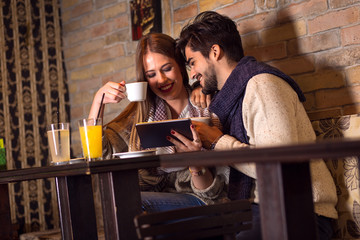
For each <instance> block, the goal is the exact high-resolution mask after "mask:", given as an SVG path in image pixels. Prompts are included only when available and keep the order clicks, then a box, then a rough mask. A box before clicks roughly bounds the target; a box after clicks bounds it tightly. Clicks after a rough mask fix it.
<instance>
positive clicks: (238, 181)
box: [209, 56, 306, 200]
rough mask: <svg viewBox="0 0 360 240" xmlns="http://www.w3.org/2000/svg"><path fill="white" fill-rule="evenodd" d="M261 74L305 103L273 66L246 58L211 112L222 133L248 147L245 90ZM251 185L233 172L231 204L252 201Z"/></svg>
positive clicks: (239, 64)
mask: <svg viewBox="0 0 360 240" xmlns="http://www.w3.org/2000/svg"><path fill="white" fill-rule="evenodd" d="M262 73H269V74H273V75H275V76H277V77H279V78H282V79H283V80H285V81H286V82H287V83H288V84H289V85H290V86H291V87H292V88H293V89H294V91H295V92H296V93H297V94H298V97H299V99H300V101H302V102H304V101H305V100H306V99H305V96H304V95H303V93H302V91H301V89H300V88H299V86H298V85H297V84H296V82H295V81H294V80H293V79H292V78H290V77H289V76H287V75H286V74H284V73H283V72H281V71H280V70H278V69H276V68H273V67H271V66H270V65H267V64H265V63H262V62H257V61H256V59H255V58H253V57H250V56H246V57H243V58H242V59H241V60H240V61H239V62H238V64H237V66H236V67H235V69H234V70H233V71H232V72H231V74H230V76H229V77H228V79H227V80H226V82H225V84H224V86H223V88H222V89H221V91H219V92H217V93H216V95H215V96H214V98H213V99H212V101H211V104H210V107H209V109H210V111H212V112H213V113H215V114H216V115H217V116H218V117H219V119H220V122H221V123H222V125H223V133H225V134H229V135H231V136H233V137H235V138H236V139H238V140H239V141H241V142H243V143H247V144H249V139H248V136H247V133H246V129H245V127H244V122H243V118H242V104H243V100H244V95H245V89H246V86H247V83H248V82H249V80H250V79H251V78H252V77H254V76H255V75H258V74H262ZM252 182H253V181H252V178H250V177H248V176H246V175H245V174H243V173H241V172H239V171H237V170H235V169H233V168H231V169H230V179H229V198H230V199H232V200H234V199H248V198H250V197H251V189H252Z"/></svg>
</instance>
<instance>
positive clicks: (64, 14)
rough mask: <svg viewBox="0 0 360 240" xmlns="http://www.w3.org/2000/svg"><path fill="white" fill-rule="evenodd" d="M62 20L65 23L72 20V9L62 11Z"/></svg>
mask: <svg viewBox="0 0 360 240" xmlns="http://www.w3.org/2000/svg"><path fill="white" fill-rule="evenodd" d="M61 20H62V22H63V23H64V24H65V23H68V22H70V20H71V11H70V10H64V11H62V12H61Z"/></svg>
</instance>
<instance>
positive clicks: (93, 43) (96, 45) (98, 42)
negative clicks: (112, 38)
mask: <svg viewBox="0 0 360 240" xmlns="http://www.w3.org/2000/svg"><path fill="white" fill-rule="evenodd" d="M81 46H82V51H83V53H85V54H86V53H89V52H94V51H97V50H100V49H103V47H104V46H105V39H104V38H97V39H93V40H90V41H89V42H85V43H82V44H81ZM78 56H80V55H78Z"/></svg>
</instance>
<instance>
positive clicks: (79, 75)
mask: <svg viewBox="0 0 360 240" xmlns="http://www.w3.org/2000/svg"><path fill="white" fill-rule="evenodd" d="M90 77H91V72H90V71H89V69H88V68H87V69H82V70H77V71H73V72H71V77H70V78H71V80H73V81H77V80H84V79H88V78H90Z"/></svg>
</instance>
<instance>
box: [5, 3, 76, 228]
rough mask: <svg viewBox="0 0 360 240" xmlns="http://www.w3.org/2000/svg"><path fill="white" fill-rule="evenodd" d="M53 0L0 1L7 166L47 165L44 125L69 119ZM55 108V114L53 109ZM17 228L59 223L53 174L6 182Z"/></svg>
mask: <svg viewBox="0 0 360 240" xmlns="http://www.w3.org/2000/svg"><path fill="white" fill-rule="evenodd" d="M60 17H61V16H60V7H59V2H57V0H1V8H0V21H1V22H0V48H1V49H0V50H1V51H0V78H1V81H0V138H4V139H5V149H6V160H7V168H8V169H20V168H31V167H40V166H46V165H48V162H49V158H50V154H49V151H48V141H47V136H46V127H47V125H49V124H50V123H54V122H56V121H58V117H59V119H60V121H62V122H69V121H70V105H69V93H68V87H67V82H66V74H65V67H64V62H63V56H62V50H61V45H62V42H61V39H62V38H61V21H60ZM58 112H59V114H58ZM9 195H10V202H11V215H12V222H13V223H16V224H17V225H18V226H19V233H20V234H21V233H24V232H31V231H39V230H46V229H53V228H58V227H59V219H58V209H57V202H56V192H55V182H54V179H53V178H51V179H44V180H33V181H25V182H20V183H12V184H10V185H9Z"/></svg>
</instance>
